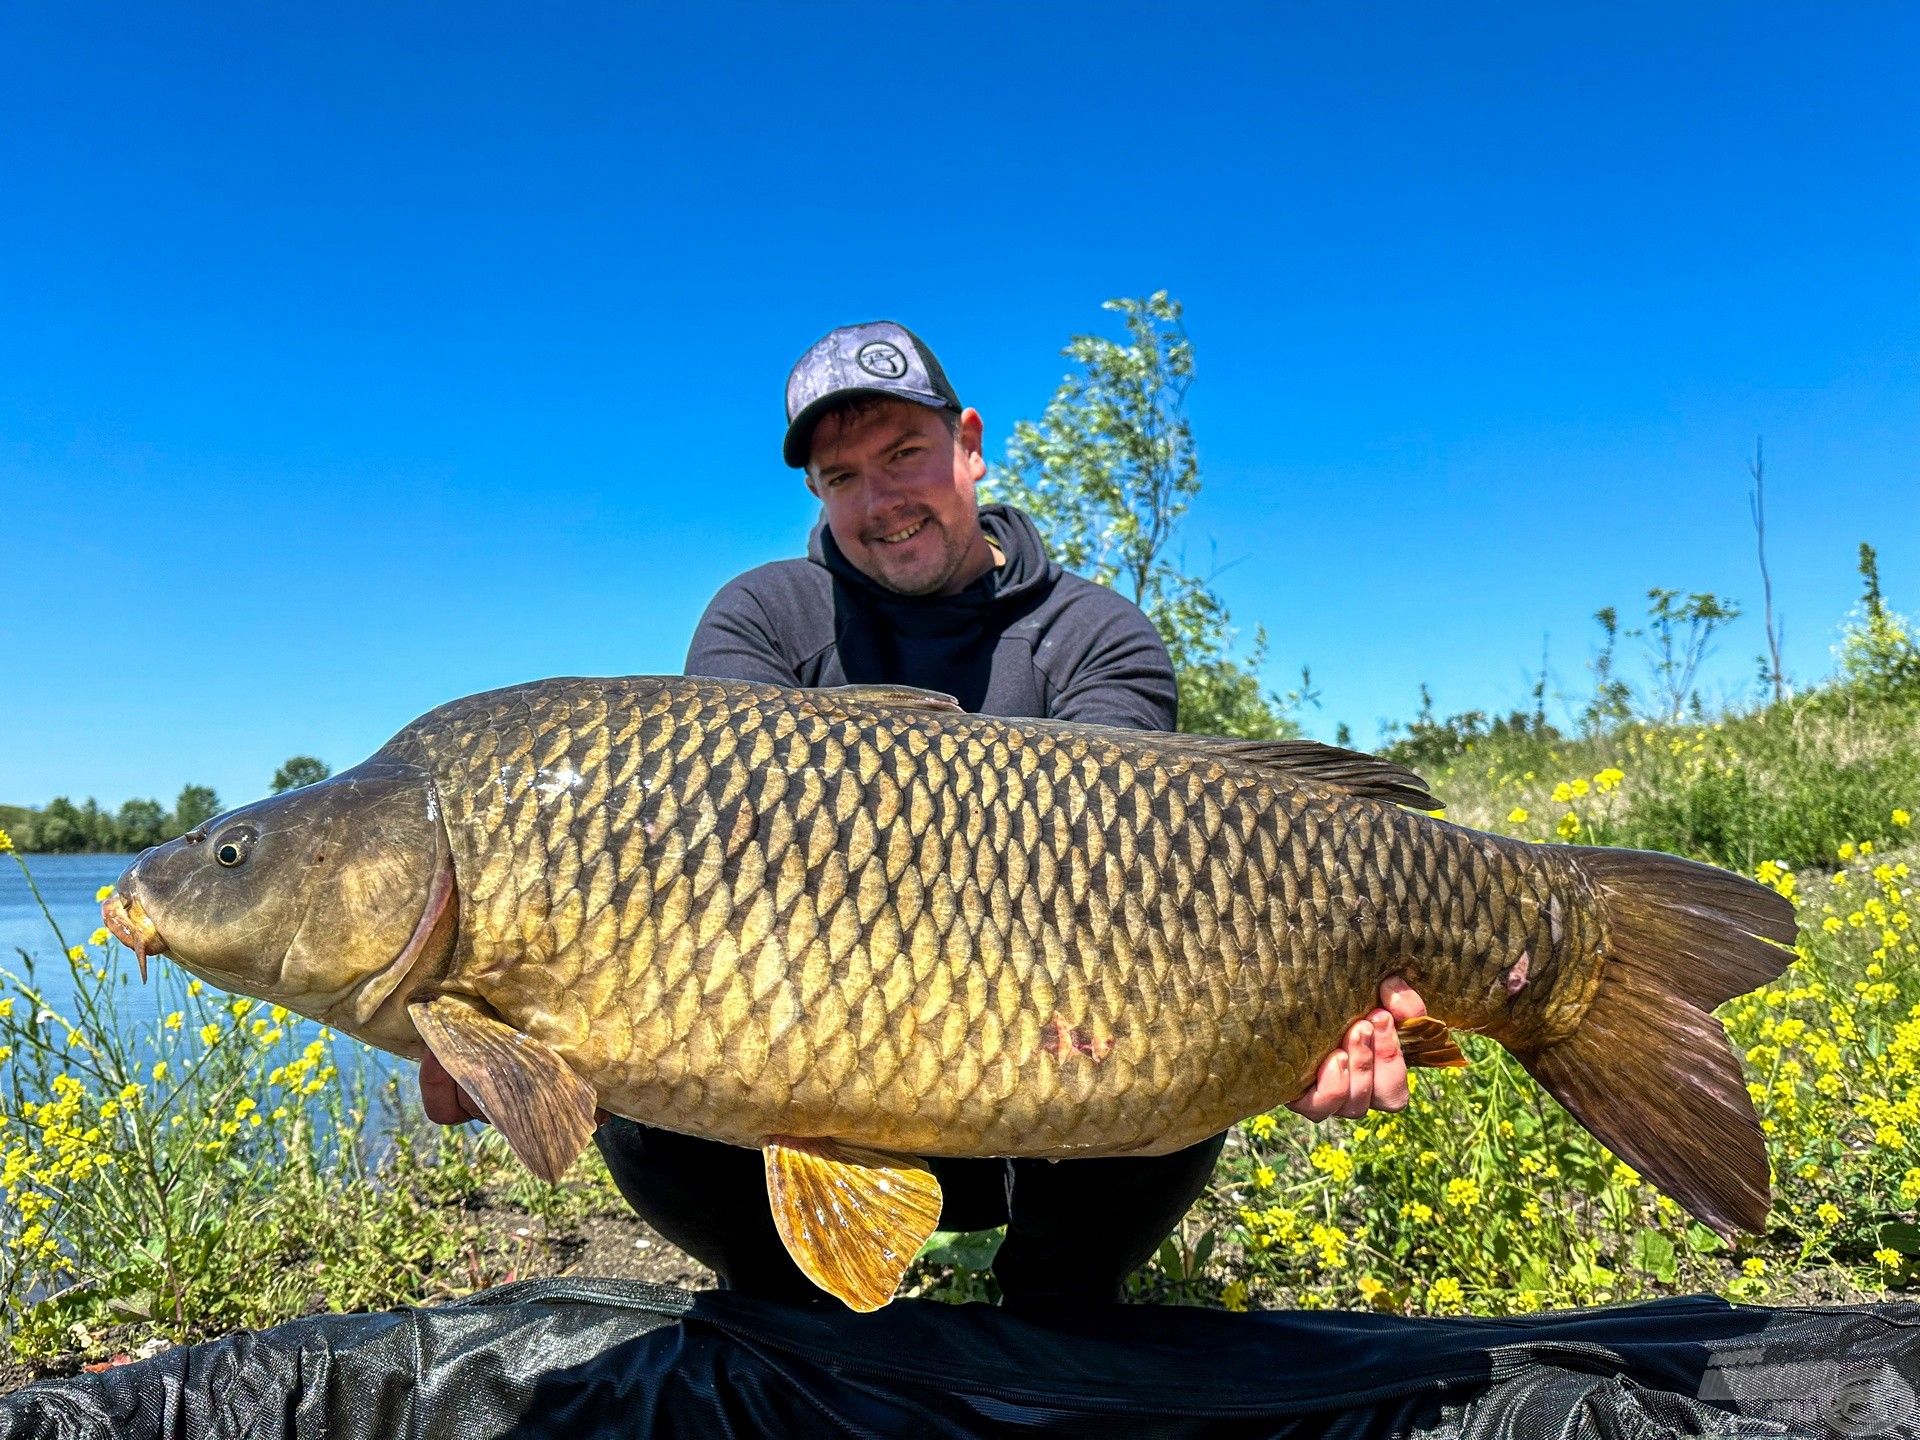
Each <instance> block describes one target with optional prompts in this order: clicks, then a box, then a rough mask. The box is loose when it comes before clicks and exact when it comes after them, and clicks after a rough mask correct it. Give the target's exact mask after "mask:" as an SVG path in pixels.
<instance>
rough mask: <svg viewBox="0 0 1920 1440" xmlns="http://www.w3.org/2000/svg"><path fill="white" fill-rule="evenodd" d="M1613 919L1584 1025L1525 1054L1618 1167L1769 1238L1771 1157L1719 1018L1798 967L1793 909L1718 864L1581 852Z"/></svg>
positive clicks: (1717, 1226)
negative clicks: (1731, 1003)
mask: <svg viewBox="0 0 1920 1440" xmlns="http://www.w3.org/2000/svg"><path fill="white" fill-rule="evenodd" d="M1568 853H1569V855H1570V858H1571V859H1572V860H1573V862H1574V864H1575V865H1577V866H1578V867H1579V869H1580V870H1581V871H1582V872H1583V873H1584V874H1585V875H1586V877H1587V878H1588V879H1589V880H1590V881H1591V882H1592V885H1593V890H1594V894H1595V897H1596V899H1597V901H1598V902H1599V906H1598V908H1599V909H1600V912H1601V914H1602V916H1603V917H1604V925H1605V937H1606V938H1605V946H1606V950H1605V954H1604V955H1603V957H1602V960H1601V971H1600V983H1599V987H1598V989H1597V990H1596V991H1595V992H1594V997H1593V1002H1592V1005H1591V1007H1590V1008H1589V1009H1588V1011H1587V1014H1586V1016H1585V1017H1584V1018H1583V1019H1582V1020H1581V1022H1580V1028H1579V1029H1578V1030H1577V1031H1575V1032H1574V1034H1573V1035H1572V1036H1570V1037H1569V1038H1567V1039H1566V1040H1563V1041H1561V1042H1560V1043H1558V1044H1556V1045H1553V1046H1550V1047H1548V1048H1547V1049H1544V1050H1537V1051H1534V1052H1532V1053H1531V1054H1522V1055H1519V1057H1518V1058H1519V1060H1520V1063H1521V1064H1522V1065H1524V1066H1526V1068H1527V1071H1528V1073H1530V1074H1531V1075H1532V1076H1533V1077H1534V1079H1536V1080H1538V1081H1539V1082H1540V1083H1541V1084H1542V1085H1544V1086H1545V1087H1546V1088H1547V1090H1548V1091H1549V1092H1551V1093H1552V1095H1553V1097H1554V1098H1555V1099H1556V1100H1558V1101H1559V1102H1560V1103H1561V1104H1562V1105H1564V1106H1566V1107H1567V1109H1568V1110H1570V1111H1572V1112H1573V1115H1574V1118H1575V1119H1577V1120H1579V1122H1580V1123H1581V1124H1582V1125H1584V1126H1586V1128H1587V1129H1588V1130H1590V1131H1592V1132H1593V1133H1594V1134H1595V1135H1596V1136H1598V1137H1599V1139H1600V1140H1601V1141H1602V1142H1604V1143H1605V1144H1606V1145H1607V1146H1608V1148H1609V1149H1611V1150H1612V1151H1613V1152H1614V1153H1615V1154H1616V1155H1618V1156H1620V1158H1621V1159H1623V1160H1625V1161H1626V1162H1627V1163H1628V1164H1629V1165H1631V1166H1633V1168H1634V1169H1636V1170H1638V1171H1639V1172H1640V1173H1641V1174H1642V1175H1644V1176H1646V1178H1647V1179H1648V1180H1650V1181H1652V1182H1653V1183H1654V1184H1656V1185H1658V1186H1659V1187H1660V1188H1661V1189H1662V1190H1664V1191H1666V1192H1667V1193H1668V1194H1669V1195H1671V1196H1672V1197H1673V1198H1674V1199H1675V1200H1677V1201H1679V1202H1680V1203H1681V1204H1682V1205H1684V1206H1685V1207H1686V1208H1687V1209H1688V1210H1690V1211H1692V1212H1693V1214H1694V1215H1696V1216H1697V1217H1699V1219H1700V1220H1701V1221H1703V1222H1704V1223H1705V1224H1707V1225H1709V1226H1711V1227H1712V1228H1713V1229H1714V1230H1716V1231H1718V1232H1719V1233H1720V1234H1721V1235H1723V1236H1727V1237H1731V1235H1732V1233H1733V1232H1734V1231H1735V1230H1746V1231H1751V1232H1756V1233H1757V1232H1759V1231H1762V1230H1764V1229H1765V1228H1766V1223H1767V1210H1768V1207H1769V1205H1770V1203H1771V1198H1770V1193H1769V1188H1768V1177H1767V1152H1766V1146H1765V1144H1764V1142H1763V1141H1762V1139H1761V1134H1760V1124H1759V1121H1758V1119H1757V1118H1756V1117H1755V1115H1754V1113H1753V1104H1752V1102H1751V1101H1750V1100H1749V1099H1748V1097H1747V1086H1746V1077H1745V1076H1744V1075H1743V1074H1742V1073H1741V1070H1740V1061H1739V1059H1738V1058H1737V1057H1736V1056H1735V1055H1734V1053H1733V1049H1732V1047H1731V1046H1730V1045H1729V1043H1728V1040H1727V1033H1726V1031H1725V1029H1724V1028H1722V1026H1721V1024H1720V1022H1719V1021H1718V1020H1716V1019H1714V1017H1713V1015H1712V1014H1711V1013H1710V1012H1711V1011H1712V1009H1713V1007H1714V1006H1716V1005H1718V1004H1720V1003H1722V1002H1723V1001H1726V1000H1729V999H1731V998H1733V997H1734V996H1735V995H1743V994H1745V993H1746V992H1747V991H1749V990H1752V989H1754V988H1755V987H1757V986H1760V985H1764V984H1765V983H1766V982H1767V981H1769V980H1771V979H1773V978H1774V977H1775V976H1776V975H1778V974H1780V972H1781V971H1783V970H1785V969H1786V968H1787V966H1788V965H1790V964H1791V963H1792V962H1793V950H1792V949H1791V946H1792V944H1793V939H1794V933H1795V926H1794V917H1793V906H1792V904H1791V903H1790V902H1789V901H1787V900H1786V899H1785V898H1784V897H1783V896H1781V895H1778V894H1776V893H1775V892H1774V891H1772V890H1769V889H1767V888H1766V887H1765V886H1763V885H1756V884H1754V883H1753V882H1752V881H1750V880H1746V879H1743V878H1741V877H1740V876H1738V875H1734V874H1730V873H1729V872H1727V871H1725V870H1718V869H1715V868H1714V867H1713V866H1711V865H1701V864H1698V863H1696V862H1694V861H1691V860H1681V859H1677V858H1676V857H1674V856H1671V855H1660V854H1654V853H1650V852H1646V851H1638V850H1605V849H1593V848H1585V847H1580V848H1574V849H1572V850H1570V851H1569V852H1568Z"/></svg>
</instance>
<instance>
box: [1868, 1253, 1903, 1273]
mask: <svg viewBox="0 0 1920 1440" xmlns="http://www.w3.org/2000/svg"><path fill="white" fill-rule="evenodd" d="M1873 1258H1874V1259H1875V1260H1876V1261H1878V1262H1879V1263H1880V1264H1882V1265H1884V1266H1886V1267H1887V1269H1889V1270H1898V1269H1899V1268H1900V1261H1901V1258H1902V1257H1901V1254H1900V1252H1899V1251H1898V1250H1886V1249H1881V1250H1876V1251H1874V1252H1873Z"/></svg>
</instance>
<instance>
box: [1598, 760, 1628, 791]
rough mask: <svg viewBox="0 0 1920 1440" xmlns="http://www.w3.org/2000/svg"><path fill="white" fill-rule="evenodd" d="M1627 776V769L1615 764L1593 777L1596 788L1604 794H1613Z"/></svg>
mask: <svg viewBox="0 0 1920 1440" xmlns="http://www.w3.org/2000/svg"><path fill="white" fill-rule="evenodd" d="M1626 778H1627V772H1626V771H1624V770H1620V769H1616V768H1615V767H1614V766H1612V765H1609V766H1607V768H1606V769H1604V770H1602V771H1601V772H1600V773H1599V774H1598V775H1596V776H1594V777H1593V786H1594V789H1596V790H1598V791H1599V792H1600V793H1601V794H1602V795H1611V794H1612V793H1613V792H1614V791H1615V790H1618V789H1619V788H1620V782H1621V781H1622V780H1624V779H1626Z"/></svg>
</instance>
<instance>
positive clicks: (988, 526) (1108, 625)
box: [421, 321, 1425, 1306]
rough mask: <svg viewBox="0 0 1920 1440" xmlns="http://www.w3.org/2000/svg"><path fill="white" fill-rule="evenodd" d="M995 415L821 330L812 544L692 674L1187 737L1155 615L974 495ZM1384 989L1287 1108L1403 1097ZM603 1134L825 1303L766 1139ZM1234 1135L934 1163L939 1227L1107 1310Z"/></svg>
mask: <svg viewBox="0 0 1920 1440" xmlns="http://www.w3.org/2000/svg"><path fill="white" fill-rule="evenodd" d="M982 428H983V427H982V423H981V419H980V414H979V412H978V411H977V410H973V409H970V408H964V407H962V406H961V404H960V401H959V398H958V396H957V395H956V394H955V393H954V390H953V387H952V385H951V384H949V383H948V381H947V377H946V374H945V372H944V371H942V369H941V368H940V363H939V361H938V360H936V359H935V358H934V356H933V352H932V351H930V350H929V349H928V348H927V347H926V346H925V345H924V344H923V343H922V342H921V341H920V339H919V337H918V336H916V335H914V334H913V332H912V331H910V330H908V329H906V328H905V327H904V326H901V325H896V324H893V323H892V322H890V321H875V322H872V323H869V324H865V325H850V326H846V327H843V328H841V329H838V330H835V331H833V332H831V333H830V334H828V335H826V336H825V337H823V338H822V339H821V340H820V341H819V342H817V343H816V344H815V345H814V346H813V347H812V348H811V349H809V350H808V351H807V353H806V354H805V355H803V356H801V357H800V360H799V363H798V364H796V365H795V366H794V367H793V372H792V374H791V375H789V376H788V378H787V433H786V443H785V447H784V454H785V456H786V461H787V463H788V464H789V465H791V466H793V467H794V468H795V469H801V470H804V471H805V472H806V477H807V488H808V489H809V490H811V491H812V492H813V494H814V495H815V496H817V497H818V498H819V500H820V502H821V505H822V507H823V510H824V514H823V517H822V520H821V522H820V524H819V525H817V526H816V527H815V529H814V532H813V536H812V540H811V543H810V544H809V546H808V554H807V558H805V559H803V560H781V561H776V562H774V563H772V564H770V565H762V566H760V567H759V568H758V569H755V570H751V571H749V572H747V573H746V574H745V575H742V576H740V577H739V578H738V579H736V580H733V581H732V582H730V583H729V584H727V585H726V586H725V587H724V588H723V589H722V590H721V591H720V593H719V594H718V595H716V596H715V597H714V599H713V601H712V603H711V604H710V605H709V606H708V607H707V611H706V614H705V615H704V616H703V617H702V618H701V621H700V624H699V627H698V629H697V630H696V631H695V633H694V636H693V642H692V645H691V647H690V648H689V651H688V654H687V666H686V668H687V673H688V674H690V675H707V676H714V677H718V678H722V679H732V680H765V681H771V682H773V683H775V684H780V685H807V686H815V685H848V684H894V685H916V686H921V687H923V688H926V689H929V690H940V691H944V692H945V693H947V694H949V695H952V696H954V697H956V698H957V699H958V700H959V701H960V703H961V705H962V706H963V707H964V708H965V709H967V710H970V711H974V712H977V713H982V714H990V715H1004V716H1032V717H1038V718H1046V719H1054V720H1077V721H1085V722H1089V723H1094V724H1101V725H1120V726H1126V727H1129V728H1133V729H1143V730H1171V729H1173V728H1174V717H1175V713H1176V705H1175V689H1174V676H1173V667H1172V664H1171V663H1170V662H1169V660H1168V659H1167V652H1166V647H1165V646H1164V645H1162V644H1161V641H1160V637H1159V636H1158V635H1157V634H1156V633H1155V632H1154V629H1153V626H1152V624H1151V623H1150V622H1149V621H1148V620H1147V617H1146V616H1145V615H1143V614H1142V613H1141V612H1140V610H1139V609H1138V607H1136V606H1134V605H1133V604H1131V603H1130V602H1129V601H1127V600H1126V599H1125V598H1123V597H1122V596H1120V595H1119V594H1117V593H1115V592H1114V591H1112V590H1110V589H1108V588H1106V587H1105V586H1102V585H1096V584H1093V583H1092V582H1091V581H1088V580H1085V579H1082V578H1081V577H1080V576H1078V575H1074V574H1071V573H1069V572H1067V571H1065V570H1063V569H1061V567H1060V566H1059V565H1058V564H1057V563H1055V562H1054V561H1053V560H1051V559H1050V558H1048V556H1047V553H1046V549H1045V547H1044V545H1043V544H1042V543H1041V539H1040V533H1039V531H1038V530H1037V529H1035V527H1034V524H1033V522H1032V521H1031V520H1030V519H1028V518H1027V516H1026V515H1024V514H1023V513H1021V512H1020V511H1019V510H1016V509H1014V508H1012V507H1011V506H1006V505H986V506H982V505H980V504H978V502H977V499H976V495H975V488H976V487H977V486H978V485H979V483H980V481H981V479H982V477H984V476H985V474H986V461H985V460H984V458H983V457H982V454H981V434H982ZM1381 1001H1382V1004H1383V1005H1384V1006H1386V1007H1387V1008H1385V1009H1381V1010H1378V1011H1376V1012H1374V1014H1373V1015H1371V1016H1369V1017H1368V1018H1367V1019H1365V1020H1362V1021H1360V1022H1358V1023H1357V1024H1356V1025H1355V1026H1354V1027H1353V1028H1352V1030H1351V1031H1350V1032H1349V1033H1348V1036H1347V1042H1346V1045H1345V1047H1344V1048H1343V1049H1342V1050H1340V1051H1337V1052H1335V1053H1334V1054H1333V1055H1331V1056H1329V1057H1328V1059H1327V1061H1326V1063H1325V1064H1324V1065H1323V1066H1322V1068H1321V1071H1320V1075H1319V1080H1318V1083H1317V1084H1316V1085H1315V1086H1314V1088H1313V1089H1312V1090H1311V1091H1309V1092H1308V1094H1306V1095H1305V1096H1303V1097H1301V1099H1299V1100H1297V1101H1295V1102H1294V1107H1293V1108H1294V1109H1295V1110H1297V1111H1299V1112H1300V1113H1301V1114H1303V1115H1305V1116H1307V1118H1309V1119H1313V1120H1319V1119H1325V1118H1326V1117H1327V1116H1330V1115H1335V1114H1338V1115H1347V1116H1357V1115H1361V1114H1364V1113H1366V1111H1367V1110H1368V1109H1369V1108H1370V1107H1376V1108H1381V1109H1389V1110H1397V1109H1399V1108H1401V1107H1402V1106H1404V1105H1405V1104H1406V1098H1407V1072H1406V1063H1405V1060H1404V1058H1403V1057H1402V1055H1401V1053H1400V1048H1399V1043H1398V1040H1397V1038H1396V1035H1395V1027H1394V1020H1395V1018H1398V1019H1400V1020H1407V1019H1411V1018H1413V1017H1415V1016H1418V1015H1421V1014H1424V1013H1425V1009H1424V1007H1423V1006H1422V1005H1421V1003H1420V1000H1419V998H1418V997H1417V996H1416V995H1414V993H1413V991H1412V990H1410V989H1409V988H1408V987H1407V986H1405V985H1404V984H1402V983H1400V982H1398V981H1393V980H1390V981H1388V982H1387V984H1386V985H1384V986H1383V987H1382V989H1381ZM421 1085H422V1091H423V1094H424V1096H425V1099H426V1104H427V1111H428V1114H429V1115H431V1116H432V1117H433V1118H434V1119H437V1120H441V1121H443V1122H448V1123H451V1122H453V1121H456V1120H460V1119H466V1118H470V1117H471V1116H472V1115H473V1114H474V1112H473V1109H472V1107H471V1104H470V1102H467V1101H466V1099H465V1097H464V1096H461V1095H460V1094H459V1093H458V1092H457V1091H456V1090H454V1088H453V1085H452V1082H451V1081H450V1080H448V1079H447V1078H446V1076H445V1074H444V1072H441V1071H439V1070H438V1067H437V1066H436V1065H433V1064H431V1063H429V1064H427V1065H423V1067H422V1072H421ZM597 1138H598V1141H599V1145H600V1150H601V1153H602V1154H603V1155H604V1156H605V1157H606V1161H607V1166H608V1168H609V1169H610V1170H611V1171H612V1173H613V1178H614V1180H615V1182H616V1183H617V1184H618V1185H619V1186H620V1190H621V1193H622V1194H624V1195H625V1196H626V1198H627V1201H628V1203H629V1204H631V1205H632V1206H633V1208H634V1209H635V1210H636V1211H638V1212H639V1214H640V1215H641V1217H642V1218H643V1219H645V1220H646V1221H647V1222H648V1223H649V1224H650V1225H652V1226H653V1227H654V1229H656V1230H658V1231H659V1232H660V1233H661V1234H662V1235H664V1236H665V1237H666V1238H667V1239H668V1240H671V1241H672V1242H673V1243H674V1244H676V1245H678V1246H680V1247H681V1248H682V1249H683V1250H686V1251H687V1252H688V1253H690V1254H691V1255H693V1256H695V1257H696V1258H697V1259H699V1260H701V1261H702V1262H704V1263H705V1264H706V1265H707V1266H708V1267H710V1268H711V1269H712V1270H714V1271H715V1272H716V1273H717V1274H719V1275H720V1276H721V1278H722V1279H723V1280H724V1281H725V1282H726V1283H727V1284H728V1285H729V1286H730V1287H732V1288H735V1289H739V1290H744V1291H747V1292H749V1293H753V1294H758V1295H764V1296H768V1297H773V1298H780V1299H786V1300H791V1301H796V1302H802V1303H805V1302H815V1301H819V1300H821V1299H822V1292H821V1291H819V1290H818V1289H816V1288H815V1287H814V1285H813V1284H812V1282H810V1281H809V1280H807V1278H806V1277H805V1276H804V1275H803V1274H801V1272H800V1270H799V1268H798V1267H797V1266H795V1265H794V1263H793V1262H792V1260H790V1259H789V1258H788V1256H787V1252H786V1249H785V1247H784V1246H783V1245H782V1244H781V1242H780V1238H779V1236H778V1234H777V1232H776V1231H775V1229H774V1225H773V1218H772V1211H771V1207H770V1206H769V1204H768V1201H767V1190H766V1178H765V1162H764V1161H763V1159H762V1156H761V1154H760V1152H759V1151H757V1150H744V1149H736V1148H734V1147H732V1146H727V1145H721V1144H717V1143H715V1142H713V1141H710V1140H702V1139H697V1138H694V1137H692V1136H686V1135H679V1134H675V1133H673V1132H671V1131H665V1130H656V1129H652V1128H650V1127H647V1126H643V1125H639V1124H636V1123H634V1122H633V1121H630V1120H624V1119H618V1118H616V1119H613V1120H609V1121H608V1122H606V1123H605V1124H604V1125H602V1126H601V1127H600V1130H599V1132H598V1137H597ZM1223 1139H1224V1137H1223V1136H1214V1137H1213V1138H1212V1139H1209V1140H1205V1141H1202V1142H1201V1143H1200V1144H1198V1145H1194V1146H1191V1147H1190V1148H1188V1149H1185V1150H1180V1151H1176V1152H1174V1153H1173V1154H1171V1155H1160V1156H1152V1157H1146V1158H1124V1159H1095V1160H1068V1161H1062V1162H1058V1163H1055V1162H1052V1161H1046V1160H1011V1161H1006V1160H934V1161H933V1162H931V1163H932V1167H933V1169H934V1171H935V1173H936V1174H937V1175H938V1176H939V1178H940V1184H941V1189H942V1191H943V1193H944V1195H945V1206H944V1209H943V1212H942V1216H941V1221H940V1223H941V1225H942V1227H943V1228H946V1229H951V1230H977V1229H987V1228H990V1227H994V1226H999V1225H1005V1226H1006V1227H1007V1233H1006V1239H1005V1241H1004V1242H1003V1244H1002V1245H1001V1247H1000V1252H999V1255H998V1256H997V1257H996V1259H995V1261H994V1274H995V1276H996V1278H997V1279H998V1280H999V1282H1000V1285H1001V1289H1002V1292H1003V1294H1004V1296H1005V1298H1006V1301H1007V1303H1008V1304H1011V1305H1023V1306H1044V1305H1061V1304H1074V1305H1082V1304H1103V1303H1112V1302H1114V1301H1117V1300H1119V1299H1120V1298H1121V1297H1122V1295H1123V1293H1124V1286H1125V1281H1126V1277H1127V1275H1128V1274H1129V1273H1130V1272H1131V1271H1133V1270H1134V1269H1135V1268H1137V1267H1138V1266H1139V1265H1141V1264H1142V1263H1144V1262H1145V1261H1146V1260H1147V1258H1148V1257H1149V1256H1151V1255H1152V1254H1153V1252H1154V1251H1155V1250H1156V1249H1157V1248H1158V1247H1159V1244H1160V1242H1161V1240H1163V1239H1164V1238H1165V1237H1166V1236H1167V1234H1168V1233H1169V1232H1170V1231H1171V1230H1172V1229H1173V1228H1174V1226H1176V1225H1177V1224H1179V1222H1180V1217H1181V1216H1182V1215H1184V1214H1185V1213H1186V1211H1187V1208H1188V1207H1189V1206H1190V1205H1192V1204H1193V1202H1194V1201H1195V1200H1196V1199H1197V1198H1198V1197H1199V1195H1200V1192H1201V1191H1202V1190H1203V1189H1205V1187H1206V1184H1207V1180H1208V1178H1209V1177H1210V1176H1211V1175H1212V1173H1213V1165H1214V1161H1215V1159H1216V1158H1217V1157H1218V1156H1219V1153H1220V1147H1221V1143H1222V1140H1223Z"/></svg>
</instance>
